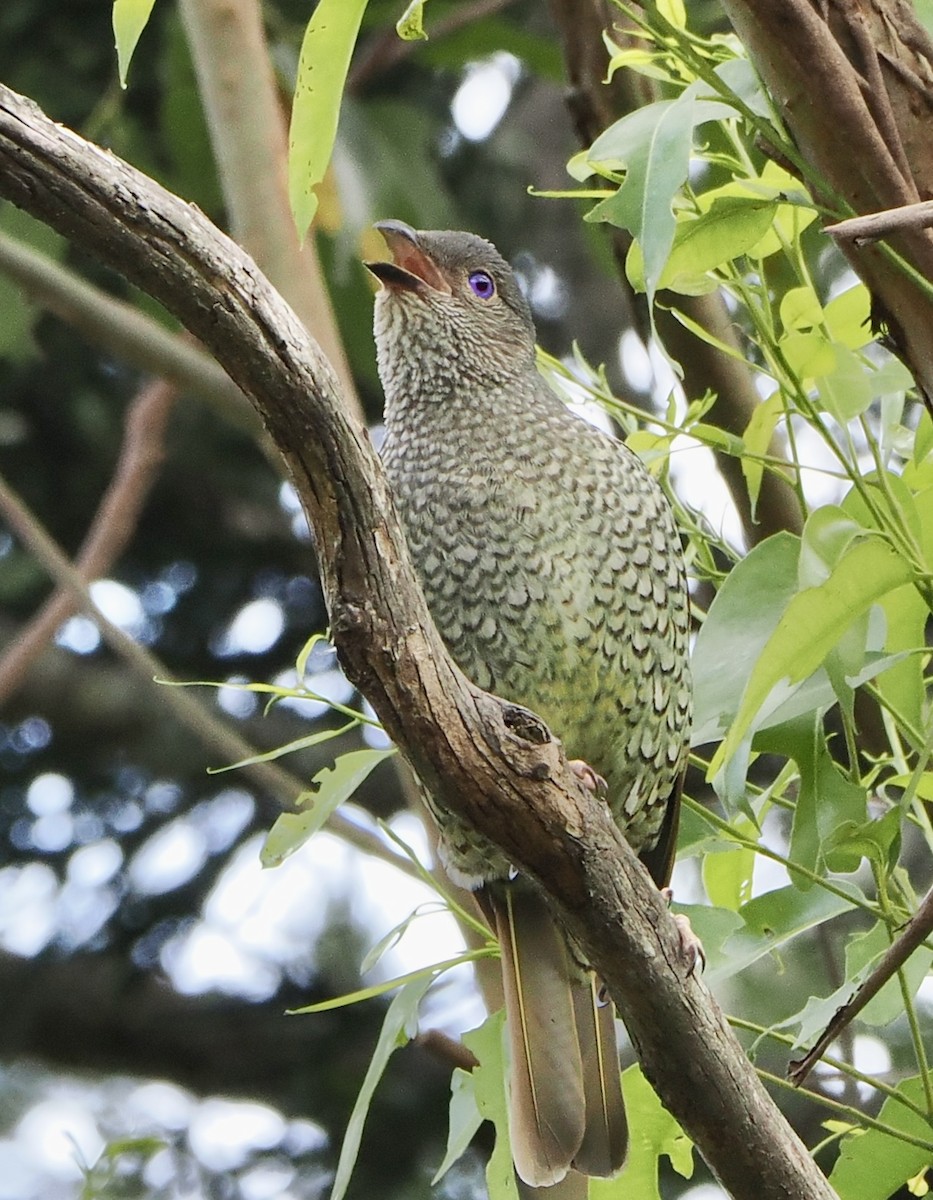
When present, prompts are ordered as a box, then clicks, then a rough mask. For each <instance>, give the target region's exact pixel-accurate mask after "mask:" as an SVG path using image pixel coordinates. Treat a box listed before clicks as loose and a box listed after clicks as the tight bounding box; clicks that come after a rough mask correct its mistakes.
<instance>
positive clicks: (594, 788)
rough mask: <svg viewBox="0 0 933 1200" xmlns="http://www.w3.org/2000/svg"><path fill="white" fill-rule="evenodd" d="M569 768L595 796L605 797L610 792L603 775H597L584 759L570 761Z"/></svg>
mask: <svg viewBox="0 0 933 1200" xmlns="http://www.w3.org/2000/svg"><path fill="white" fill-rule="evenodd" d="M567 766H568V767H569V768H570V769H571V771H573V773H574V775H576V777H577V779H579V781H580V782H581V783H582V784H583V786H584V787H585V788H586V790H587V791H588V792H592V793H593V795H594V796H605V794H606V792H608V791H609V784H608V783H606V781H605V779H603V777H602V775H597V774H596V772H595V771H594V770H593V768H592V767H591V766H590V764H589V763H586V762H584V761H583V759H582V758H572V759H570V760H569V761H568V763H567Z"/></svg>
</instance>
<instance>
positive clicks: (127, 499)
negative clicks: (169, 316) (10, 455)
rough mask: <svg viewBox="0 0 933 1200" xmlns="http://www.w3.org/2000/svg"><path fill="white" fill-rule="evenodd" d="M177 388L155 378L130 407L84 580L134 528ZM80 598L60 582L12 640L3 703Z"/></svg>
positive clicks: (80, 562)
mask: <svg viewBox="0 0 933 1200" xmlns="http://www.w3.org/2000/svg"><path fill="white" fill-rule="evenodd" d="M177 394H178V393H177V389H176V388H175V387H174V386H173V385H172V384H170V383H166V382H165V381H164V380H161V379H160V380H156V381H155V382H153V383H150V384H149V385H148V386H146V387H144V388H143V389H142V391H140V392H139V393H138V394H137V396H136V398H135V400H134V401H133V402H132V404H131V405H130V408H129V409H128V411H127V414H126V423H125V425H124V432H123V445H122V447H121V449H120V457H119V460H118V462H117V466H116V470H115V471H114V475H113V479H112V480H111V481H110V485H109V487H108V488H107V491H106V492H105V493H104V496H103V498H102V499H101V502H100V507H99V508H98V510H97V513H96V514H95V517H94V521H93V524H92V525H91V528H90V529H89V530H88V534H87V537H86V538H85V541H84V545H83V546H82V547H81V551H80V553H79V555H78V559H77V562H76V564H75V565H76V567H77V570H78V571H79V572H80V574H81V575H82V577H83V578H84V580H85V582H90V581H91V580H92V579H95V578H97V577H99V576H100V575H102V574H103V573H104V572H105V571H106V570H107V569H108V568H109V567H110V566H112V565H113V563H114V562H115V561H116V559H117V557H118V556H119V554H120V552H121V551H122V550H123V548H124V547H125V546H126V545H127V544H128V543H129V541H130V539H131V538H132V536H133V534H134V533H135V531H136V523H137V520H138V518H139V514H140V512H141V510H142V507H143V505H144V504H145V502H146V497H147V496H148V494H149V489H150V488H151V487H152V485H153V483H154V482H155V480H156V477H157V474H158V470H159V466H160V465H161V462H162V458H163V455H164V438H165V426H166V424H167V422H168V418H169V414H170V413H171V410H172V405H173V404H174V402H175V399H176V397H177ZM78 604H79V600H78V598H77V597H76V596H75V595H74V594H73V593H72V592H70V591H69V590H68V589H67V588H65V587H59V588H58V590H57V591H56V592H55V593H54V594H53V595H52V596H51V597H50V598H49V599H48V600H47V601H46V602H45V604H44V605H43V606H42V608H41V609H40V610H39V611H38V612H37V613H36V615H35V616H34V617H33V618H32V620H31V621H30V622H29V624H28V625H27V626H26V627H25V628H24V629H22V630H21V631H20V633H19V634H18V636H17V637H16V638H14V639H13V640H12V641H11V642H10V643H9V644H8V646H7V648H6V650H5V652H4V653H3V655H2V657H0V708H2V707H3V705H4V704H5V703H6V701H7V700H9V698H10V696H11V695H12V694H13V693H14V692H15V691H16V690H17V688H18V687H19V686H20V684H21V683H22V681H23V680H24V679H25V677H26V675H27V673H28V671H29V668H30V666H31V664H32V663H33V661H34V660H35V659H36V658H37V657H38V655H39V654H40V653H41V652H42V650H43V649H44V648H45V646H46V645H47V644H48V643H49V642H50V641H51V640H52V638H53V637H54V636H55V631H56V630H57V629H58V627H59V625H61V624H62V622H63V621H65V620H67V618H68V617H70V616H71V614H72V613H73V612H75V610H76V609H77V607H78Z"/></svg>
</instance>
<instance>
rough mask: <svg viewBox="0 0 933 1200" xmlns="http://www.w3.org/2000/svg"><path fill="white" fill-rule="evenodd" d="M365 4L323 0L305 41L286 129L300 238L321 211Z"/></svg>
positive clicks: (291, 192)
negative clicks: (322, 186) (320, 193)
mask: <svg viewBox="0 0 933 1200" xmlns="http://www.w3.org/2000/svg"><path fill="white" fill-rule="evenodd" d="M365 8H366V0H320V3H319V4H318V6H317V8H316V9H315V10H314V15H313V16H312V18H311V20H310V21H309V22H308V28H307V29H306V30H305V36H304V40H303V41H302V43H301V54H300V56H299V59H298V78H297V81H296V83H295V99H294V101H293V102H292V121H291V127H290V129H289V134H288V197H289V202H290V203H291V207H292V215H293V216H294V218H295V225H296V226H297V228H298V236H299V237H300V238H303V237H304V236H305V234H306V233H307V232H308V228H309V226H310V224H311V222H312V221H313V220H314V214H315V212H316V211H317V196H316V195H315V194H314V189H315V188H316V187H317V185H318V184H319V183H320V182H321V180H322V179H323V178H324V172H325V171H326V170H327V164H328V163H329V162H330V156H331V153H332V152H333V148H334V139H335V138H336V136H337V121H338V118H339V116H340V101H341V98H342V97H343V87H344V83H345V82H346V78H347V70H348V69H349V66H350V56H351V55H352V53H353V47H354V45H355V44H356V35H357V33H358V32H359V28H360V21H361V20H362V19H363V11H364V9H365Z"/></svg>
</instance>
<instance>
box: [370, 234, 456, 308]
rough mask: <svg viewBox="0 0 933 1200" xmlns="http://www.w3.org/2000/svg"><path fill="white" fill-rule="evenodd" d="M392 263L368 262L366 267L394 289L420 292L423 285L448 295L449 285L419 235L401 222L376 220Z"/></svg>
mask: <svg viewBox="0 0 933 1200" xmlns="http://www.w3.org/2000/svg"><path fill="white" fill-rule="evenodd" d="M375 228H376V229H378V230H379V232H380V233H381V234H382V236H383V237H384V238H385V240H386V242H387V243H388V245H389V249H390V250H391V251H392V257H393V259H394V260H395V261H394V262H369V263H366V264H365V266H366V269H367V270H368V271H371V272H372V274H373V275H375V276H376V278H377V279H378V280H379V282H380V283H382V284H383V285H384V286H385V287H387V288H391V289H392V291H396V292H415V293H421V292H423V291H424V289H425V288H431V289H432V290H433V291H435V292H446V293H447V295H448V296H449V295H450V292H451V287H450V284H449V283H448V282H447V280H446V279H445V278H444V276H443V275H442V274H441V272H440V270H439V269H438V267H437V265H436V264H435V262H434V261H433V259H431V258H430V257H429V255H427V254H426V253H425V251H424V250H422V249H421V247H420V246H419V245H418V235H417V233H416V232H415V231H414V229H412V228H410V227H409V226H408V225H406V224H405V223H404V221H377V222H376V225H375Z"/></svg>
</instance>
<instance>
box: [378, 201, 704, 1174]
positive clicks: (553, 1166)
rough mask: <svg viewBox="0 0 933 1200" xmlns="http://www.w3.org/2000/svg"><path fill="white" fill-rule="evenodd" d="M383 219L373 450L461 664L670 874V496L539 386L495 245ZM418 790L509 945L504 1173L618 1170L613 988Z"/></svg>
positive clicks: (680, 744) (681, 655)
mask: <svg viewBox="0 0 933 1200" xmlns="http://www.w3.org/2000/svg"><path fill="white" fill-rule="evenodd" d="M376 228H377V229H379V230H380V232H381V233H382V234H383V236H384V237H385V239H386V242H387V243H388V245H389V248H390V250H391V252H392V256H393V259H394V261H393V262H377V263H370V264H367V265H368V267H369V270H370V271H371V272H372V273H373V274H374V275H375V276H376V277H377V278H378V279H379V280H380V281H381V283H382V287H381V288H380V290H379V293H378V295H377V297H376V306H375V337H376V347H377V352H378V364H379V375H380V378H381V380H382V384H383V387H384V389H385V397H386V408H385V425H386V438H385V442H384V445H383V449H382V456H383V460H384V463H385V469H386V472H387V474H388V477H389V481H390V483H391V485H392V488H393V491H394V494H395V499H396V502H397V505H398V508H399V511H400V513H401V517H402V522H403V525H404V527H405V531H406V534H407V539H408V544H409V547H410V549H411V553H412V556H413V558H414V562H415V567H416V569H417V571H418V573H419V576H420V579H421V583H422V586H423V588H424V593H425V597H426V599H427V602H428V607H429V609H430V611H431V614H432V616H433V618H434V621H435V623H436V625H437V628H438V630H439V631H440V634H441V636H442V637H443V639H444V641H445V643H446V645H447V647H448V648H449V650H450V653H451V654H452V656H453V658H454V659H455V660H456V662H457V663H458V664H459V666H460V668H461V669H462V670H463V671H464V672H465V673H466V675H467V676H469V677H470V678H471V679H472V680H473V682H474V683H476V684H477V685H478V686H479V687H481V688H484V689H485V690H487V691H491V692H494V693H496V694H497V695H499V696H501V697H503V698H504V699H506V700H509V701H512V702H514V703H517V704H521V705H523V706H525V707H526V708H529V709H531V710H532V711H533V712H535V713H537V714H539V715H540V716H541V717H542V718H543V719H544V721H545V722H546V723H547V725H548V726H549V727H550V729H551V730H552V732H553V733H554V734H555V735H556V736H557V737H559V738H560V739H561V741H562V743H563V745H564V749H565V751H566V753H567V756H568V758H570V759H573V760H578V761H579V762H580V763H581V764H586V768H589V772H588V773H589V778H590V779H591V780H592V779H593V778H594V773H595V776H599V777H602V779H603V780H605V784H606V793H605V794H606V797H607V800H608V803H609V805H610V807H611V809H612V813H613V816H614V817H615V820H616V821H617V823H618V825H619V827H620V829H621V830H622V832H623V833H624V835H625V837H626V838H627V839H628V841H629V843H630V844H631V846H632V847H633V849H634V850H635V851H636V852H637V853H638V854H640V856H641V857H642V859H643V861H644V862H645V863H646V864H647V866H648V868H649V870H650V871H651V874H652V876H653V877H654V879H655V880H656V882H657V883H658V884H659V886H663V885H665V884H666V883H667V881H668V878H669V875H670V868H671V863H672V858H673V851H674V841H675V838H676V831H677V813H678V806H679V790H680V782H681V779H682V775H683V770H684V765H685V762H686V754H687V736H688V730H689V724H690V710H691V698H690V681H689V669H688V662H687V635H688V605H687V592H686V581H685V572H684V564H683V559H682V555H681V547H680V540H679V537H678V534H677V530H676V528H675V525H674V520H673V517H672V514H671V511H670V508H669V506H668V503H667V500H666V498H665V497H664V495H663V493H662V491H661V489H660V488H659V487H658V485H657V483H656V482H655V480H654V479H653V478H652V477H651V476H650V475H649V473H648V472H647V470H646V469H645V467H644V466H643V465H642V463H641V461H640V460H639V459H638V458H637V457H636V456H635V455H634V454H633V453H632V452H631V451H630V450H628V449H627V448H626V447H625V446H624V445H622V444H621V443H620V442H618V441H616V440H614V439H612V438H610V437H608V436H607V435H606V434H604V433H602V432H600V431H598V430H597V429H595V428H594V427H592V426H591V425H589V424H587V423H586V422H584V421H582V420H581V419H579V418H578V417H576V416H575V415H573V414H572V413H571V412H570V411H569V410H568V409H567V407H566V406H565V405H564V404H563V402H562V401H561V400H560V399H559V398H558V397H557V396H556V395H555V394H553V393H552V392H551V391H550V389H549V388H548V387H547V385H546V384H545V382H544V380H543V378H542V377H541V375H540V374H539V373H538V370H537V367H536V364H535V331H534V325H533V323H532V318H531V312H530V309H529V307H528V304H527V303H526V301H525V299H524V297H523V296H522V293H521V291H520V290H519V286H518V283H517V281H516V278H515V275H514V274H513V272H512V270H511V268H510V267H509V265H508V264H507V263H506V262H505V260H504V259H503V258H502V257H501V256H500V255H499V253H498V251H497V250H496V249H495V247H494V246H492V245H491V244H490V243H489V242H487V241H484V240H483V239H482V238H479V237H475V236H474V235H472V234H469V233H453V232H416V231H415V230H413V229H410V228H409V227H408V226H407V225H404V224H402V223H401V222H400V221H382V222H380V223H379V224H378V225H377V226H376ZM584 773H586V772H585V771H584ZM428 803H429V806H430V808H431V809H432V811H433V813H434V816H435V818H436V820H437V823H438V825H439V828H440V845H441V852H442V855H443V857H444V860H445V864H446V866H447V868H448V871H449V872H450V874H451V876H452V877H453V878H454V879H455V880H456V881H457V882H459V883H461V884H464V885H465V886H467V887H469V888H473V889H480V895H481V897H482V903H483V907H484V910H485V911H487V912H489V913H491V914H492V919H493V921H494V924H495V929H496V933H497V934H498V937H499V942H500V945H501V952H502V971H503V984H504V991H505V997H506V1017H507V1022H508V1025H509V1040H510V1047H511V1074H510V1122H509V1123H510V1135H511V1141H512V1153H513V1158H514V1161H515V1167H516V1170H517V1172H518V1175H519V1176H520V1178H521V1179H523V1180H524V1181H525V1182H526V1183H528V1184H530V1185H532V1186H537V1187H547V1186H550V1185H552V1184H554V1183H556V1182H558V1181H559V1180H561V1179H562V1178H563V1177H564V1176H565V1175H566V1173H567V1172H568V1170H570V1169H571V1168H573V1169H575V1170H577V1171H580V1172H582V1173H583V1174H585V1175H611V1174H613V1173H614V1172H615V1171H616V1170H618V1168H619V1167H620V1166H621V1165H622V1162H623V1160H624V1157H625V1151H626V1147H627V1141H628V1135H627V1128H626V1121H625V1109H624V1106H623V1102H622V1094H621V1087H620V1077H619V1061H618V1053H617V1049H616V1040H615V1027H614V1012H613V1008H612V1005H611V1003H606V1002H605V1001H603V1000H602V999H601V998H600V992H599V985H598V982H597V981H596V980H595V979H594V978H593V976H592V972H591V971H589V970H588V968H587V967H586V965H585V963H582V962H581V961H580V954H579V951H578V950H577V949H576V948H575V947H573V946H572V945H571V944H570V943H569V942H568V939H567V938H566V936H565V935H564V934H563V932H562V931H561V930H560V929H559V928H558V926H557V925H556V923H555V921H554V918H553V917H552V915H551V911H550V909H549V908H548V906H547V904H546V902H545V900H544V899H543V897H542V895H541V894H540V893H539V891H538V890H537V889H536V888H535V887H534V886H533V885H532V884H531V883H530V882H529V881H527V880H525V879H522V878H520V877H516V873H515V871H514V870H513V869H512V867H511V864H510V863H509V861H508V859H507V858H506V857H505V856H504V855H503V854H502V853H501V852H500V851H499V850H498V849H497V848H496V847H495V846H494V845H492V844H491V843H490V842H489V841H487V840H486V839H485V838H483V837H481V836H479V835H478V834H477V833H476V832H474V830H473V829H472V828H470V827H468V826H466V825H465V824H464V823H463V822H462V821H461V820H460V819H459V818H458V817H457V816H455V815H454V814H453V813H452V812H451V811H450V810H449V809H448V807H447V806H446V805H445V802H444V797H443V796H439V795H435V796H431V797H428Z"/></svg>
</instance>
